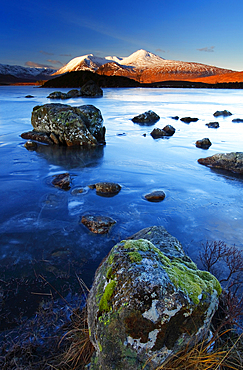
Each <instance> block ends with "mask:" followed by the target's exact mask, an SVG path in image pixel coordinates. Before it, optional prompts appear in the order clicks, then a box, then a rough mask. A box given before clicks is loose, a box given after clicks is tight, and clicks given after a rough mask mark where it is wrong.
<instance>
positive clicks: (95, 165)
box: [0, 86, 243, 329]
mask: <svg viewBox="0 0 243 370" xmlns="http://www.w3.org/2000/svg"><path fill="white" fill-rule="evenodd" d="M54 90H55V89H51V90H50V89H43V88H41V89H40V88H35V87H30V86H9V87H8V86H6V87H5V86H0V153H1V161H0V176H1V181H0V197H1V214H0V271H1V272H0V281H1V287H0V296H1V297H2V302H3V303H2V306H1V305H0V311H1V315H0V316H1V320H2V323H0V329H1V328H3V327H5V326H6V323H9V325H7V326H9V327H11V326H14V325H15V322H16V320H17V319H16V318H17V317H18V316H19V315H23V316H24V317H28V316H31V315H32V314H33V312H34V311H35V310H36V308H37V307H38V305H39V303H40V301H41V300H44V299H45V298H46V296H45V294H48V292H50V284H51V285H52V286H54V288H55V289H56V290H57V291H58V292H59V293H60V294H62V295H64V296H65V295H66V294H67V293H68V292H69V291H71V292H74V291H76V292H78V291H79V288H80V287H79V284H78V280H77V276H78V277H79V278H81V279H83V281H84V282H85V283H86V284H87V285H88V286H90V285H91V284H92V279H93V276H94V272H95V269H96V268H97V266H98V265H99V263H100V262H101V261H102V259H103V258H104V257H105V256H106V255H107V253H108V252H109V250H110V249H111V248H112V246H113V245H115V243H117V242H118V241H119V240H122V239H124V238H126V237H128V236H130V235H132V234H133V233H135V232H137V231H139V230H141V229H142V228H145V227H148V226H153V225H162V226H164V227H165V228H166V229H167V230H168V232H170V233H171V234H172V235H173V236H175V237H176V238H177V239H179V241H180V242H181V243H182V245H183V247H184V249H185V251H186V252H187V253H188V254H189V255H190V257H191V258H192V259H193V260H194V261H195V262H196V263H198V252H199V250H200V247H201V244H202V243H205V242H206V241H207V240H209V241H214V240H222V241H224V242H225V243H226V244H227V245H228V246H232V245H236V246H237V248H239V249H241V250H242V249H243V232H242V225H243V204H242V199H243V177H241V176H239V175H233V174H231V173H228V172H225V171H220V170H211V169H209V168H207V167H204V166H201V165H200V164H198V163H197V160H198V159H199V158H201V157H207V156H210V155H213V154H215V153H222V152H231V151H243V123H233V122H232V119H234V118H243V91H242V90H211V89H201V90H199V89H150V88H148V89H142V88H136V89H135V88H126V89H122V88H120V89H104V97H103V98H99V99H96V98H93V99H89V98H76V99H69V100H65V101H61V102H62V103H64V104H70V105H72V106H79V105H84V104H93V105H95V106H96V107H97V108H99V109H100V110H101V113H102V115H103V118H104V125H105V126H106V146H104V147H99V148H97V149H94V150H90V151H87V150H82V149H70V148H59V147H58V148H54V147H48V146H44V145H40V146H39V147H38V149H37V151H28V150H26V149H25V147H24V146H23V144H24V143H25V140H23V139H22V138H21V137H20V134H21V133H22V132H26V131H29V130H31V129H32V126H31V122H30V119H31V112H32V109H33V107H34V106H36V105H42V104H45V103H50V102H52V103H53V102H60V101H57V100H55V101H53V100H52V101H50V99H47V96H48V95H49V93H50V92H52V91H54ZM62 91H64V92H67V91H68V89H62ZM28 94H31V95H33V96H34V98H32V99H27V98H25V96H26V95H28ZM149 109H151V110H153V111H155V112H156V113H157V114H158V115H159V116H160V117H161V118H160V120H159V121H158V122H157V123H156V124H155V125H153V126H140V125H138V124H135V123H133V122H132V121H131V119H132V118H133V117H134V116H135V115H138V114H140V113H143V112H145V111H147V110H149ZM224 109H227V110H229V111H230V112H231V113H232V114H233V115H232V116H230V117H226V118H223V117H218V118H217V119H215V118H214V117H213V113H214V112H215V111H217V110H224ZM176 115H177V116H179V117H180V118H182V117H187V116H191V117H197V118H199V120H198V121H197V122H191V123H190V124H186V123H183V122H182V121H180V120H177V121H176V120H173V119H172V118H171V117H172V116H176ZM212 121H218V122H219V125H220V127H219V128H218V129H211V128H208V127H207V126H206V123H209V122H212ZM167 124H171V125H172V126H174V128H175V129H176V132H175V134H174V135H173V136H172V137H170V138H166V139H157V140H154V139H153V138H152V137H151V136H150V132H151V131H152V130H153V128H154V127H159V128H163V127H164V126H165V125H167ZM144 134H146V136H144ZM205 137H208V138H209V139H210V140H211V142H212V146H211V147H210V148H209V149H208V150H203V149H199V148H196V146H195V142H196V141H197V140H199V139H202V138H205ZM63 172H69V173H70V175H71V178H72V187H71V190H70V191H62V190H59V189H57V188H54V187H53V186H52V185H51V180H52V176H53V175H56V174H60V173H63ZM101 181H105V182H116V183H119V184H120V185H121V186H122V190H121V191H120V193H119V194H118V195H116V196H115V197H112V198H104V197H100V196H98V195H96V193H95V191H94V190H90V189H89V190H88V191H87V192H84V193H83V194H79V195H74V194H73V193H72V190H73V189H74V188H76V187H79V186H82V187H83V186H85V187H86V186H88V185H90V184H94V183H97V182H101ZM153 190H163V191H164V192H165V194H166V197H165V199H164V201H162V202H160V203H150V202H148V201H146V200H145V199H144V197H143V196H144V195H145V194H146V193H148V192H151V191H153ZM87 212H94V213H100V214H102V215H105V216H110V217H112V218H114V219H115V220H116V221H117V224H116V225H115V226H114V227H113V228H112V229H111V232H110V233H109V234H107V235H95V234H92V233H90V232H89V231H88V229H86V228H85V226H83V225H81V224H80V220H81V217H82V215H83V214H85V213H87ZM199 266H200V264H199ZM40 275H41V276H42V277H40Z"/></svg>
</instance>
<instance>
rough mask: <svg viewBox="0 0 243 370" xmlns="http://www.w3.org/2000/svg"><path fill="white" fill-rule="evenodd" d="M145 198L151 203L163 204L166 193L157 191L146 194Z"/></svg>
mask: <svg viewBox="0 0 243 370" xmlns="http://www.w3.org/2000/svg"><path fill="white" fill-rule="evenodd" d="M144 198H145V199H147V200H148V201H149V202H161V201H162V200H164V199H165V193H164V192H163V191H162V190H156V191H153V192H152V193H149V194H146V195H145V196H144Z"/></svg>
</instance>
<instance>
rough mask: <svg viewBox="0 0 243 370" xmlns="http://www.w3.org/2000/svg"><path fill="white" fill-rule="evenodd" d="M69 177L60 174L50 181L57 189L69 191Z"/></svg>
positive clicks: (66, 174) (65, 174) (67, 174)
mask: <svg viewBox="0 0 243 370" xmlns="http://www.w3.org/2000/svg"><path fill="white" fill-rule="evenodd" d="M70 182H71V179H70V175H69V173H61V174H60V175H56V176H55V178H54V180H53V181H52V185H54V186H55V187H57V188H59V189H63V190H69V189H70Z"/></svg>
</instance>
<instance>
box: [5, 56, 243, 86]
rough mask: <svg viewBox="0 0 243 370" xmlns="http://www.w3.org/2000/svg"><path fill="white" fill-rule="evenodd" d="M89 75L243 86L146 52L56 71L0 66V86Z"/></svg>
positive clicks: (222, 73) (239, 77)
mask: <svg viewBox="0 0 243 370" xmlns="http://www.w3.org/2000/svg"><path fill="white" fill-rule="evenodd" d="M77 71H90V72H94V73H96V74H98V75H101V76H122V77H127V78H130V79H132V80H135V81H137V82H139V83H157V82H163V81H192V82H193V81H195V82H205V83H212V84H215V83H221V82H223V83H227V82H243V72H236V71H232V70H229V69H224V68H219V67H215V66H210V65H206V64H202V63H194V62H182V61H175V60H167V59H164V58H162V57H160V56H158V55H155V54H153V53H150V52H148V51H146V50H143V49H141V50H137V51H136V52H134V53H132V54H131V55H130V56H128V57H125V58H122V57H117V56H107V57H105V58H101V57H97V56H94V55H93V54H87V55H83V56H80V57H76V58H73V59H72V60H70V62H69V63H67V64H66V65H65V66H64V67H62V68H60V69H59V70H52V69H47V68H30V67H21V66H10V65H4V64H0V84H1V83H2V84H5V83H6V84H7V83H18V82H34V81H37V80H50V79H53V78H55V77H56V76H60V75H63V74H66V73H68V72H77Z"/></svg>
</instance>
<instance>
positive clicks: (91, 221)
mask: <svg viewBox="0 0 243 370" xmlns="http://www.w3.org/2000/svg"><path fill="white" fill-rule="evenodd" d="M81 223H82V224H83V225H84V226H86V227H87V228H88V229H89V230H90V231H91V232H92V233H94V234H106V233H108V232H109V230H110V229H111V227H112V226H113V225H115V224H116V221H115V220H113V218H111V217H107V216H101V215H84V216H82V219H81Z"/></svg>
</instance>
